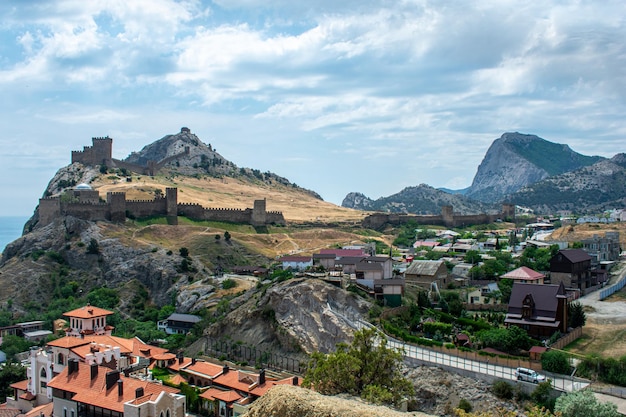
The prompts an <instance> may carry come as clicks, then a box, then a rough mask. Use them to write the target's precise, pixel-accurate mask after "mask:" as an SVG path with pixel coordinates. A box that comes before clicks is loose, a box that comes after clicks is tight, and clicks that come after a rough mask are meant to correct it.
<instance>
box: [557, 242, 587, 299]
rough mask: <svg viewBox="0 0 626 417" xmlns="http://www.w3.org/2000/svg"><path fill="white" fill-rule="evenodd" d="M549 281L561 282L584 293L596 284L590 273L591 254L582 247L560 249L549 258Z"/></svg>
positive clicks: (566, 286)
mask: <svg viewBox="0 0 626 417" xmlns="http://www.w3.org/2000/svg"><path fill="white" fill-rule="evenodd" d="M550 283H551V284H559V283H563V285H565V288H568V289H578V290H580V291H581V292H582V294H583V295H584V294H586V290H589V289H591V288H592V287H594V286H595V285H596V284H597V281H596V280H594V279H593V275H592V274H591V256H589V254H588V253H587V252H585V251H584V250H582V249H561V250H560V251H558V253H557V254H556V255H554V256H553V257H552V258H551V259H550Z"/></svg>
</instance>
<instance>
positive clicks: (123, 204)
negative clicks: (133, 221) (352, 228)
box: [39, 188, 285, 226]
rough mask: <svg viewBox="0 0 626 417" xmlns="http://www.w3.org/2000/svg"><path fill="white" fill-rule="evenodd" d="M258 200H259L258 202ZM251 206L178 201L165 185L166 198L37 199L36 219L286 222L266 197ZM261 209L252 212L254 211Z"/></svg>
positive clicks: (43, 221)
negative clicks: (268, 205) (271, 208)
mask: <svg viewBox="0 0 626 417" xmlns="http://www.w3.org/2000/svg"><path fill="white" fill-rule="evenodd" d="M259 202H260V203H259ZM254 204H255V205H254V207H255V208H254V209H250V208H247V209H245V210H241V209H227V208H205V207H202V206H201V205H199V204H189V203H178V190H177V189H176V188H167V189H166V190H165V197H156V198H154V199H153V200H126V193H123V192H109V193H107V200H106V203H102V202H93V201H80V202H61V199H60V197H54V198H42V199H40V200H39V221H40V223H41V224H43V225H45V224H48V223H50V222H52V221H53V220H54V219H56V218H58V217H60V216H62V215H72V216H75V217H78V218H81V219H84V220H91V221H97V220H109V221H114V222H124V221H125V220H126V217H127V216H130V217H133V218H141V217H151V216H167V218H168V222H169V224H177V217H178V216H186V217H189V218H191V219H196V220H208V221H221V222H229V223H248V224H252V225H253V226H260V225H265V224H280V225H284V224H285V218H284V216H283V214H282V213H281V212H278V211H270V212H268V211H265V210H264V209H265V200H256V201H255V202H254ZM257 208H261V212H260V213H258V214H255V210H256V209H257Z"/></svg>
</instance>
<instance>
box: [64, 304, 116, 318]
mask: <svg viewBox="0 0 626 417" xmlns="http://www.w3.org/2000/svg"><path fill="white" fill-rule="evenodd" d="M111 314H113V312H112V311H109V310H105V309H103V308H100V307H95V306H90V305H86V306H84V307H80V308H77V309H76V310H72V311H68V312H67V313H63V315H64V316H66V317H76V318H79V319H91V318H95V317H102V316H110V315H111Z"/></svg>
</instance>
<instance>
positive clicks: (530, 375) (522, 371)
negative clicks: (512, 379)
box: [515, 368, 546, 384]
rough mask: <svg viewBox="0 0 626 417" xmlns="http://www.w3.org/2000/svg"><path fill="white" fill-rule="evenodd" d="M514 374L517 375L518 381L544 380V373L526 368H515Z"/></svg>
mask: <svg viewBox="0 0 626 417" xmlns="http://www.w3.org/2000/svg"><path fill="white" fill-rule="evenodd" d="M515 376H516V377H517V380H518V381H526V382H534V383H535V384H538V383H540V382H544V381H545V380H546V376H545V375H541V374H538V373H537V372H535V371H533V370H532V369H528V368H517V369H516V370H515Z"/></svg>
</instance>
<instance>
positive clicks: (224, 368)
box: [222, 365, 228, 375]
mask: <svg viewBox="0 0 626 417" xmlns="http://www.w3.org/2000/svg"><path fill="white" fill-rule="evenodd" d="M227 373H228V365H224V367H223V368H222V375H226V374H227Z"/></svg>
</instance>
